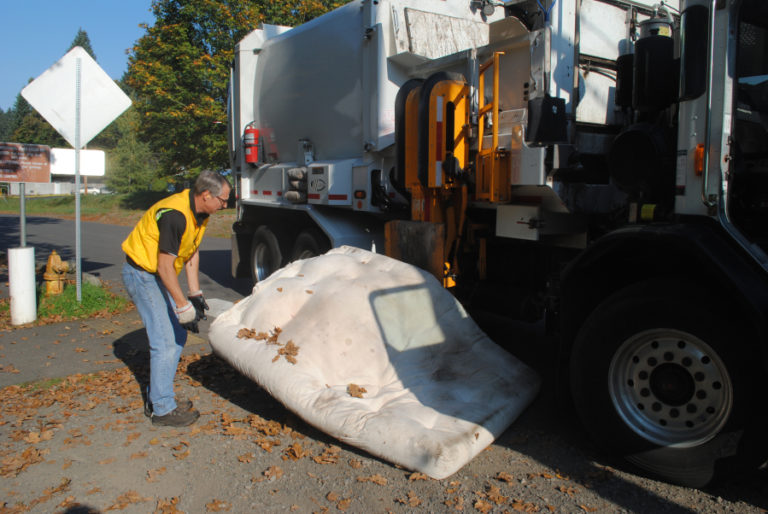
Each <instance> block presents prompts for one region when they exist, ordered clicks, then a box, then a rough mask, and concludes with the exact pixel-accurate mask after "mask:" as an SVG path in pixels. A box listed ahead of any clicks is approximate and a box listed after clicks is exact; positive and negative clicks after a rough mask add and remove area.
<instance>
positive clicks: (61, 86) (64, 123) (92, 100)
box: [21, 46, 131, 148]
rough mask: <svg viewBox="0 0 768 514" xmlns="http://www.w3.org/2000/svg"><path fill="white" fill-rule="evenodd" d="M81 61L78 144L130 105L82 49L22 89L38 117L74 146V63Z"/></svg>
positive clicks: (90, 136)
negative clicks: (43, 119) (38, 114)
mask: <svg viewBox="0 0 768 514" xmlns="http://www.w3.org/2000/svg"><path fill="white" fill-rule="evenodd" d="M78 59H79V60H80V145H81V147H82V146H84V145H86V144H87V143H88V141H90V140H91V139H93V138H94V137H95V136H96V135H97V134H98V133H99V132H101V131H102V130H104V129H105V128H106V127H107V125H109V124H110V123H112V121H114V120H115V118H117V117H118V116H120V115H121V114H122V113H123V111H125V110H126V109H127V108H128V107H130V105H131V99H130V98H128V96H127V95H126V94H125V93H123V90H122V89H120V87H118V85H117V84H115V82H114V80H112V79H111V78H110V77H109V75H107V73H106V72H105V71H104V70H103V69H101V67H100V66H99V65H98V64H97V63H96V61H94V60H93V57H91V56H90V55H89V54H88V52H86V51H85V50H84V49H83V48H82V47H79V46H76V47H74V48H73V49H72V50H70V51H69V52H67V54H66V55H65V56H64V57H62V58H61V59H60V60H59V61H58V62H57V63H56V64H54V65H53V66H51V67H50V68H48V69H47V70H46V71H44V72H43V74H42V75H40V76H39V77H37V78H36V79H35V80H33V81H32V82H30V83H29V84H28V85H27V87H25V88H24V89H22V90H21V96H23V97H24V99H25V100H27V102H29V103H30V105H31V106H32V107H34V108H35V110H37V112H39V113H40V115H41V116H42V117H43V118H45V119H46V121H48V123H50V124H51V126H52V127H53V128H55V129H56V131H57V132H58V133H59V134H61V135H62V137H63V138H64V139H66V140H67V142H68V143H69V144H70V145H72V147H73V148H76V146H75V142H76V141H75V135H76V134H75V130H76V128H75V124H76V97H77V94H76V92H77V61H78Z"/></svg>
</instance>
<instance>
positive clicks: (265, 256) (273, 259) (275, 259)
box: [251, 225, 283, 283]
mask: <svg viewBox="0 0 768 514" xmlns="http://www.w3.org/2000/svg"><path fill="white" fill-rule="evenodd" d="M282 265H283V255H282V252H280V244H279V243H278V241H277V237H276V236H275V234H274V233H273V232H272V231H271V230H270V229H269V228H267V227H266V226H264V225H261V226H260V227H258V228H257V229H256V231H255V232H254V233H253V240H252V241H251V275H252V277H253V282H254V283H257V282H261V281H262V280H264V279H266V278H267V277H268V276H270V275H271V274H272V273H274V272H275V271H277V270H278V269H280V267H281V266H282Z"/></svg>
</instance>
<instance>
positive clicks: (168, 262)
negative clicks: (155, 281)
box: [157, 252, 189, 309]
mask: <svg viewBox="0 0 768 514" xmlns="http://www.w3.org/2000/svg"><path fill="white" fill-rule="evenodd" d="M175 260H176V257H174V256H173V255H171V254H170V253H165V252H157V274H158V276H159V277H160V281H161V282H162V283H163V285H164V286H165V288H166V289H167V290H168V293H170V295H171V298H173V301H174V302H176V308H177V309H178V308H181V307H183V306H184V305H186V304H187V303H189V302H188V300H187V297H186V296H184V293H182V292H181V284H179V277H178V275H176V268H174V267H173V262H174V261H175Z"/></svg>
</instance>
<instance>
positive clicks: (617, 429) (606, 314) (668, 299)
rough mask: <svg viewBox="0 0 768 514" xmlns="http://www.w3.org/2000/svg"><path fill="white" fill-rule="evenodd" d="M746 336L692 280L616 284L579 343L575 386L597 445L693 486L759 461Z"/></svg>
mask: <svg viewBox="0 0 768 514" xmlns="http://www.w3.org/2000/svg"><path fill="white" fill-rule="evenodd" d="M697 293H698V294H697ZM721 307H722V306H721ZM749 337H751V336H750V333H749V331H748V330H746V329H745V328H744V324H743V323H739V322H738V321H736V320H735V319H734V318H733V317H732V316H729V315H728V314H726V309H723V308H718V307H717V306H716V300H715V299H713V298H712V297H709V298H707V296H706V293H702V292H700V291H697V289H696V288H695V287H693V286H691V285H689V284H685V283H682V282H674V283H673V282H671V281H662V280H651V281H648V282H643V283H640V284H636V285H633V286H630V287H627V288H626V289H623V290H621V291H619V292H618V293H616V294H614V295H613V296H611V297H609V298H608V299H607V300H606V301H604V302H603V303H602V304H601V305H600V306H599V307H597V309H595V311H594V312H593V313H592V314H591V315H590V317H589V318H588V319H587V321H586V322H585V324H584V325H583V327H582V329H581V331H580V332H579V334H578V337H577V339H576V342H575V344H574V347H573V352H572V357H571V387H572V393H573V397H574V402H575V404H576V408H577V411H578V413H579V416H580V417H581V420H582V422H583V423H584V426H585V427H586V429H587V431H588V432H590V434H591V435H592V437H593V438H594V439H595V441H596V442H597V443H598V444H599V445H600V446H604V447H605V448H606V449H608V450H610V451H612V452H614V453H618V454H620V455H621V456H622V457H623V458H624V459H626V460H627V461H629V462H630V463H631V464H633V465H635V466H637V467H638V468H640V469H642V470H644V471H646V472H649V473H650V474H651V475H654V476H656V477H659V478H661V479H663V480H666V481H669V482H673V483H677V484H681V485H685V486H689V487H703V486H705V485H706V484H708V483H710V482H712V481H713V480H714V479H716V478H718V477H719V476H720V475H724V476H727V475H730V474H733V473H736V472H740V471H747V470H750V469H754V468H756V467H757V466H759V465H760V464H761V463H762V462H763V461H764V460H765V459H766V455H767V454H766V448H765V444H764V443H762V442H761V443H755V442H748V441H749V440H750V439H752V437H751V436H748V435H745V434H749V433H750V431H749V430H746V431H745V429H747V428H748V426H752V427H754V426H757V425H758V424H760V425H762V423H763V421H764V417H761V418H762V419H761V420H760V421H759V423H758V422H757V421H756V419H757V417H758V416H756V415H755V413H756V412H757V410H758V409H757V405H758V404H759V402H754V401H753V400H754V399H755V398H752V396H754V395H755V394H756V391H757V389H755V386H756V385H757V384H754V383H752V382H753V381H754V379H753V378H752V377H754V376H759V375H757V374H755V373H754V372H753V370H751V369H750V364H749V363H750V362H754V359H755V357H756V356H752V357H750V355H749V354H748V353H747V352H746V349H747V348H754V347H755V346H756V345H751V344H750V343H749V342H748V338H749ZM750 359H753V360H750ZM750 410H751V412H750ZM750 417H752V418H755V419H753V420H750V419H749V418H750ZM760 439H761V438H760V437H756V438H755V440H760ZM762 439H764V438H762Z"/></svg>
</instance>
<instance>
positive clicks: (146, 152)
mask: <svg viewBox="0 0 768 514" xmlns="http://www.w3.org/2000/svg"><path fill="white" fill-rule="evenodd" d="M111 127H114V131H115V132H116V133H117V146H115V148H114V149H112V150H111V151H110V152H108V153H107V177H106V181H107V186H108V187H109V188H110V189H112V190H113V191H115V192H117V193H134V192H137V191H150V190H159V189H162V188H163V186H165V184H166V181H165V180H163V179H162V174H161V173H160V166H159V163H158V159H157V157H156V156H155V155H154V154H153V153H152V150H151V149H150V148H149V145H147V144H146V143H143V142H141V141H139V139H138V136H137V134H138V114H137V112H136V109H135V108H133V107H131V108H129V109H128V110H127V111H126V112H125V113H123V115H122V116H120V117H119V118H118V119H117V120H116V121H115V122H114V123H112V125H111Z"/></svg>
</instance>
